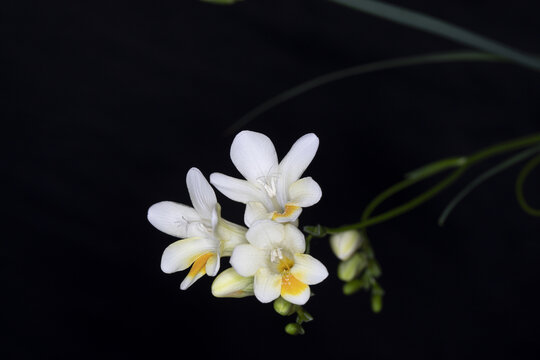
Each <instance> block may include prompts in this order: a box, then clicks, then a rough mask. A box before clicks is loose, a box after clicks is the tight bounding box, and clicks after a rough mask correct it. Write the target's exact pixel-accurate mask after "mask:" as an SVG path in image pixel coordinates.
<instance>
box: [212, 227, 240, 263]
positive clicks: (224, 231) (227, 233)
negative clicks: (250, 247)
mask: <svg viewBox="0 0 540 360" xmlns="http://www.w3.org/2000/svg"><path fill="white" fill-rule="evenodd" d="M246 231H247V229H246V228H245V227H243V226H240V225H237V224H234V223H232V222H230V221H227V220H225V219H223V218H220V219H219V222H218V224H217V226H216V228H215V230H214V234H215V236H216V237H217V238H218V239H219V241H220V242H221V249H222V250H221V256H231V254H232V252H233V250H234V248H235V247H237V246H238V245H240V244H247V240H246Z"/></svg>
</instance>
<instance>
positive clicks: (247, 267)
mask: <svg viewBox="0 0 540 360" xmlns="http://www.w3.org/2000/svg"><path fill="white" fill-rule="evenodd" d="M267 258H268V256H267V253H266V251H264V250H261V249H257V248H256V247H255V246H253V245H250V244H242V245H238V246H237V247H235V248H234V251H233V253H232V255H231V260H230V262H231V265H232V267H234V270H236V272H237V273H238V274H240V275H242V276H253V275H255V273H256V272H257V270H258V269H259V268H261V267H264V266H266V261H267Z"/></svg>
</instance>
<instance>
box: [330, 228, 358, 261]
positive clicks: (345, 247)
mask: <svg viewBox="0 0 540 360" xmlns="http://www.w3.org/2000/svg"><path fill="white" fill-rule="evenodd" d="M362 242H363V241H362V237H361V236H360V233H359V232H358V231H356V230H348V231H344V232H340V233H338V234H334V235H332V236H331V237H330V247H331V248H332V251H333V252H334V254H336V256H337V257H338V258H339V259H340V260H347V259H348V258H349V257H351V255H352V254H353V253H354V252H355V251H356V250H357V249H358V248H360V246H362Z"/></svg>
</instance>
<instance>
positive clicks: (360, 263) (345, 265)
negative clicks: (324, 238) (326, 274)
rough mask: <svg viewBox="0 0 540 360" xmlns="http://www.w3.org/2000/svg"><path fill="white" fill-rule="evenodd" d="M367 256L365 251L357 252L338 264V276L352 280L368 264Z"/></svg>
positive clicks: (345, 279) (344, 279)
mask: <svg viewBox="0 0 540 360" xmlns="http://www.w3.org/2000/svg"><path fill="white" fill-rule="evenodd" d="M367 263H368V261H367V258H366V255H365V254H363V253H356V254H354V255H353V256H351V257H350V258H349V259H347V260H345V261H342V262H341V263H340V264H339V266H338V272H337V273H338V277H339V278H340V279H341V280H343V281H351V280H352V279H354V278H355V277H356V276H358V275H359V274H360V273H361V272H362V271H363V270H364V269H365V268H366V266H367Z"/></svg>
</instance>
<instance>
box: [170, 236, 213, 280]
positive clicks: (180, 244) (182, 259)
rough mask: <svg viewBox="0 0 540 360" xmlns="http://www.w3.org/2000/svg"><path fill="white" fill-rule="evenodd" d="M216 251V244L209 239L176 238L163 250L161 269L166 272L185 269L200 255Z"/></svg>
mask: <svg viewBox="0 0 540 360" xmlns="http://www.w3.org/2000/svg"><path fill="white" fill-rule="evenodd" d="M216 251H217V244H216V242H215V241H214V240H211V239H207V238H202V237H192V238H188V239H183V240H178V241H176V242H173V243H172V244H171V245H169V246H167V248H166V249H165V251H163V255H162V256H161V270H162V271H163V272H164V273H167V274H171V273H173V272H176V271H182V270H185V269H187V268H188V267H189V266H190V265H191V264H193V262H194V261H195V260H197V258H199V257H200V256H201V255H203V254H206V253H209V252H212V253H215V252H216Z"/></svg>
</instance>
